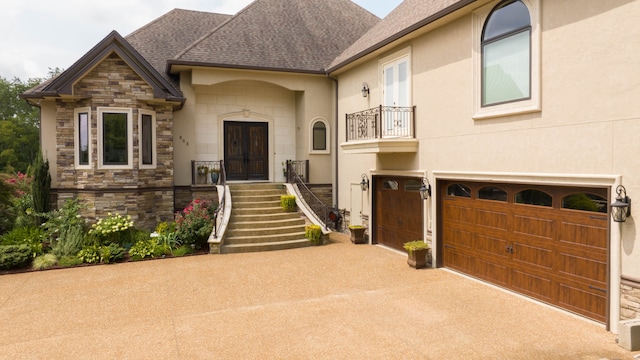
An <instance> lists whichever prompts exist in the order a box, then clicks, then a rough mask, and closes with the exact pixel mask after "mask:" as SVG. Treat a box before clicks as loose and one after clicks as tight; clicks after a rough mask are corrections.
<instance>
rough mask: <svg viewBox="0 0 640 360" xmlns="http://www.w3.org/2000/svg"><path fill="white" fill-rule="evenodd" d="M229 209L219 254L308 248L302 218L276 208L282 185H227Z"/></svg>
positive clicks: (295, 213)
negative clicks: (229, 193) (229, 196)
mask: <svg viewBox="0 0 640 360" xmlns="http://www.w3.org/2000/svg"><path fill="white" fill-rule="evenodd" d="M229 190H230V192H231V201H232V203H233V208H232V210H231V218H230V220H229V225H228V226H227V230H226V232H225V235H224V242H223V245H222V247H221V248H220V253H222V254H229V253H242V252H258V251H271V250H284V249H294V248H300V247H306V246H309V240H308V239H306V238H305V237H304V226H305V219H304V218H303V217H301V216H300V214H299V213H298V212H286V211H284V210H283V209H282V208H281V207H280V195H285V194H286V193H287V192H286V190H285V188H284V185H282V184H274V183H252V184H230V185H229Z"/></svg>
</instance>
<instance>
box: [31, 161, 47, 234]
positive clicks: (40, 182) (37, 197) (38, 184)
mask: <svg viewBox="0 0 640 360" xmlns="http://www.w3.org/2000/svg"><path fill="white" fill-rule="evenodd" d="M50 193H51V175H50V174H49V160H48V159H47V160H43V159H42V151H38V154H37V155H36V159H35V162H34V164H33V181H32V182H31V195H32V197H33V209H34V210H35V212H36V213H37V214H44V213H47V212H49V211H50V210H51V196H50ZM44 221H45V219H44V218H42V217H40V218H38V225H40V224H42V223H43V222H44Z"/></svg>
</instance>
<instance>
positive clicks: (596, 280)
mask: <svg viewBox="0 0 640 360" xmlns="http://www.w3.org/2000/svg"><path fill="white" fill-rule="evenodd" d="M439 185H440V186H439V189H441V193H440V204H441V207H440V208H439V211H440V216H439V218H440V226H441V229H442V231H441V238H440V239H441V240H440V241H441V242H440V244H442V246H441V247H440V251H441V253H440V254H439V255H440V257H439V258H440V259H441V261H442V263H441V264H440V265H442V266H445V267H448V268H451V269H454V270H458V271H461V272H463V273H465V274H468V275H471V276H473V277H477V278H480V279H483V280H486V281H489V282H491V283H494V284H496V285H499V286H502V287H505V288H508V289H511V290H514V291H516V292H518V293H520V294H524V295H527V296H530V297H533V298H536V299H539V300H542V301H544V302H546V303H549V304H552V305H555V306H559V307H562V308H564V309H566V310H569V311H572V312H575V313H578V314H581V315H583V316H585V317H588V318H590V319H593V320H596V321H599V322H602V323H604V322H606V319H607V294H608V286H607V284H608V281H607V280H608V274H607V269H608V249H609V247H608V233H609V228H608V226H609V216H608V212H607V211H608V203H609V201H608V196H607V194H608V189H604V188H602V189H600V188H568V187H551V186H533V185H515V184H494V183H473V182H462V181H443V182H442V183H441V184H439Z"/></svg>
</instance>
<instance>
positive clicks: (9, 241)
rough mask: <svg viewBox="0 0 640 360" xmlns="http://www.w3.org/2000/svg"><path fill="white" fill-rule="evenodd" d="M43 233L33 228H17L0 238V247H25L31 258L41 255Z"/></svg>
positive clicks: (39, 229)
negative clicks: (29, 251)
mask: <svg viewBox="0 0 640 360" xmlns="http://www.w3.org/2000/svg"><path fill="white" fill-rule="evenodd" d="M43 236H44V232H43V231H42V229H41V228H38V227H33V226H25V227H19V228H15V229H13V230H11V231H10V232H8V233H6V234H4V235H2V236H1V237H0V245H27V246H28V247H29V249H30V250H31V255H32V257H36V256H38V255H41V254H42V252H43V251H42V238H43Z"/></svg>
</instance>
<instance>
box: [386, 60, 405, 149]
mask: <svg viewBox="0 0 640 360" xmlns="http://www.w3.org/2000/svg"><path fill="white" fill-rule="evenodd" d="M410 77H411V70H410V68H409V57H403V58H400V59H397V60H395V61H392V62H390V63H387V64H385V65H384V68H383V78H384V86H383V104H382V105H383V109H384V110H383V111H384V112H385V113H384V115H383V119H384V125H383V129H382V131H383V133H382V136H383V137H396V136H402V135H401V134H406V133H407V132H408V127H409V126H410V121H409V120H410V119H408V118H406V117H404V116H402V113H399V112H396V111H394V110H393V109H392V108H390V107H410V106H411V90H410V89H411V86H410Z"/></svg>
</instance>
